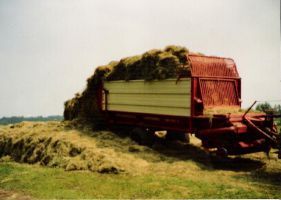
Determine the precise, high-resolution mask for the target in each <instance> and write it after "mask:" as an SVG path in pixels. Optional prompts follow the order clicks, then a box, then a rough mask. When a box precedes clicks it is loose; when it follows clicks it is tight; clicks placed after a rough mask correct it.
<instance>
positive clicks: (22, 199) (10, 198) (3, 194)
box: [0, 189, 32, 200]
mask: <svg viewBox="0 0 281 200" xmlns="http://www.w3.org/2000/svg"><path fill="white" fill-rule="evenodd" d="M0 199H2V200H14V199H17V200H31V199H32V198H31V197H29V196H25V195H23V194H19V193H17V192H13V191H6V190H1V189H0Z"/></svg>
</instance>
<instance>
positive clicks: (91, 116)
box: [64, 45, 190, 127]
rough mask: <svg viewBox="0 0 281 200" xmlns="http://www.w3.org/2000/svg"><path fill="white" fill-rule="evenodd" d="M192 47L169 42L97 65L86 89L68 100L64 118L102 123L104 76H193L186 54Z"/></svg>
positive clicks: (155, 78)
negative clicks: (100, 100) (100, 99)
mask: <svg viewBox="0 0 281 200" xmlns="http://www.w3.org/2000/svg"><path fill="white" fill-rule="evenodd" d="M188 54H189V50H188V49H186V48H185V47H181V46H174V45H171V46H167V47H166V48H165V49H163V50H161V49H152V50H150V51H147V52H145V53H143V54H142V55H136V56H131V57H127V58H123V59H121V60H120V61H111V62H110V63H108V64H107V65H103V66H99V67H97V68H96V70H95V72H94V74H93V75H92V76H91V77H90V78H88V80H87V86H86V89H85V90H84V91H83V92H82V93H81V94H76V95H75V97H73V98H72V99H70V100H68V101H66V102H65V104H64V107H65V109H64V119H65V120H73V119H77V118H79V119H87V120H91V121H92V123H95V124H96V126H97V127H98V126H99V125H101V124H102V123H103V119H102V117H101V115H100V113H99V110H98V107H97V92H98V87H99V84H100V83H101V81H102V80H109V81H112V80H126V81H130V80H138V79H143V80H146V81H151V80H161V79H167V78H177V77H189V76H190V63H189V62H188V60H187V57H186V55H188Z"/></svg>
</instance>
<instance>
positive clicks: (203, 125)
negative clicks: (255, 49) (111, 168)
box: [97, 54, 278, 156]
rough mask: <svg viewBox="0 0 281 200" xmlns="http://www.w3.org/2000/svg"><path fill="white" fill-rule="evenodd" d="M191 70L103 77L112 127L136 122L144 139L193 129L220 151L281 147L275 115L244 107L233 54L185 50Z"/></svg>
mask: <svg viewBox="0 0 281 200" xmlns="http://www.w3.org/2000/svg"><path fill="white" fill-rule="evenodd" d="M186 57H187V58H186V59H187V60H188V63H189V65H188V66H186V67H189V68H190V74H178V76H177V77H176V78H167V79H163V80H150V81H146V80H103V81H101V82H100V84H99V89H98V95H97V96H98V98H97V104H98V108H99V110H100V111H101V113H102V114H103V116H104V117H105V119H106V122H107V123H108V124H109V125H111V126H119V125H123V126H127V127H128V126H129V127H130V126H131V127H135V128H134V130H133V131H132V134H133V135H132V137H134V138H136V139H138V140H139V142H141V143H145V142H147V140H149V139H150V138H151V136H152V135H154V136H155V135H156V136H158V137H166V138H170V137H179V138H183V136H184V137H185V136H186V134H190V133H192V134H195V136H196V137H197V138H199V139H200V140H201V141H202V145H203V147H204V148H206V149H210V150H211V149H215V150H216V152H217V153H218V154H219V155H224V156H225V155H238V154H246V153H253V152H260V151H264V152H269V150H270V149H271V147H274V148H276V147H277V146H278V142H277V140H278V139H277V138H278V134H277V129H276V127H275V125H274V121H273V116H270V115H266V114H264V113H252V112H249V111H250V109H249V110H247V111H246V112H242V111H241V78H240V77H239V74H238V71H237V68H236V65H235V63H234V61H233V60H232V59H230V58H221V57H210V56H203V55H195V54H194V55H193V54H189V55H186Z"/></svg>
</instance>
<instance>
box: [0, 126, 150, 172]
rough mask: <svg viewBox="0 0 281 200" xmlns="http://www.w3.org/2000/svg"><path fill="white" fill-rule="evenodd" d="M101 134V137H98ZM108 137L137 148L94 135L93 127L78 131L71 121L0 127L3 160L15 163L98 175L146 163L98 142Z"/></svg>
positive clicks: (141, 166) (142, 165) (0, 157)
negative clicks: (82, 171) (85, 171)
mask: <svg viewBox="0 0 281 200" xmlns="http://www.w3.org/2000/svg"><path fill="white" fill-rule="evenodd" d="M95 135H98V136H95ZM97 137H103V139H104V138H105V137H107V141H111V144H112V145H113V146H117V144H121V145H122V143H123V146H126V145H124V142H125V143H126V144H127V147H128V146H130V144H133V145H136V144H135V143H134V142H133V141H132V140H130V139H129V138H127V139H126V138H124V139H122V142H120V141H121V139H119V140H118V141H115V140H116V138H118V137H117V136H116V135H114V133H112V132H108V131H99V132H92V131H91V130H90V127H85V125H84V127H83V129H80V128H77V126H76V125H74V124H73V123H72V122H71V123H69V122H45V123H44V122H41V123H40V122H22V123H19V124H15V125H9V126H1V127H0V161H1V159H2V160H5V159H7V157H9V158H11V159H12V160H14V161H17V162H21V163H29V164H40V165H42V166H48V167H60V168H64V169H65V170H67V171H70V170H90V171H93V172H99V173H114V174H116V173H120V172H127V173H132V172H134V171H135V169H136V168H138V167H140V168H143V167H144V166H145V165H146V164H147V163H146V162H145V161H143V160H141V159H137V158H135V157H134V156H132V155H129V154H125V153H122V151H121V150H120V151H118V150H116V148H115V149H113V148H112V146H110V145H109V146H108V145H105V144H103V143H101V142H99V138H97Z"/></svg>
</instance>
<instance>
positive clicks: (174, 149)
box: [76, 127, 265, 172]
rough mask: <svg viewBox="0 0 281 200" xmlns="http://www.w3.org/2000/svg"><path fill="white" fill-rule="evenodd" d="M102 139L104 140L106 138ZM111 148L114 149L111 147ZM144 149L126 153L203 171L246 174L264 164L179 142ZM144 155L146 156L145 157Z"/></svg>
mask: <svg viewBox="0 0 281 200" xmlns="http://www.w3.org/2000/svg"><path fill="white" fill-rule="evenodd" d="M76 128H77V127H76ZM78 129H79V128H78ZM130 130H131V129H130V128H128V130H126V129H124V127H122V128H117V129H115V130H112V131H113V134H114V135H116V136H117V137H118V138H119V139H124V138H127V137H128V135H129V131H130ZM89 136H91V135H89ZM96 139H97V140H98V139H100V138H98V137H96ZM102 139H105V140H106V138H102ZM103 142H106V141H103ZM132 143H134V142H132ZM126 145H128V147H127V150H128V149H130V148H129V147H130V145H131V144H126ZM116 146H117V145H116ZM112 148H115V147H114V146H112ZM122 148H123V149H126V147H125V146H123V147H122ZM144 148H146V150H138V149H134V151H131V152H130V150H128V153H129V152H130V153H134V155H135V156H137V157H140V158H142V159H145V160H147V161H149V162H159V161H161V162H169V163H172V162H175V161H188V160H191V161H194V162H196V163H197V164H198V166H199V167H200V168H201V169H204V170H217V169H220V170H231V171H245V172H246V171H253V170H258V169H261V168H262V167H263V166H264V165H265V162H263V161H262V160H255V159H251V158H241V157H228V158H220V157H217V156H215V155H211V154H210V153H209V152H206V151H204V150H203V149H202V148H201V147H200V146H197V145H193V144H186V143H182V142H179V141H165V140H161V139H156V140H155V141H154V143H153V145H150V146H145V147H144ZM140 152H143V153H140ZM145 154H147V156H146V155H145ZM149 154H150V155H149Z"/></svg>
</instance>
